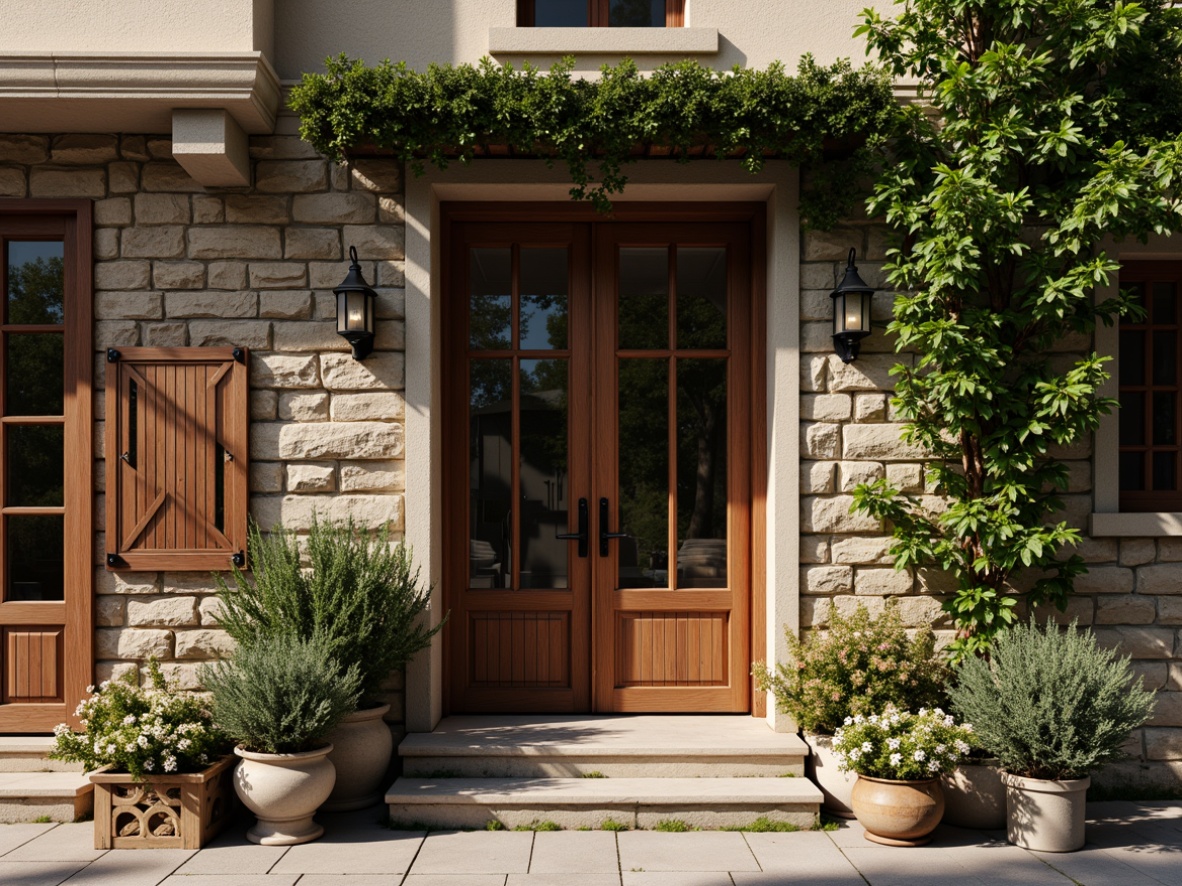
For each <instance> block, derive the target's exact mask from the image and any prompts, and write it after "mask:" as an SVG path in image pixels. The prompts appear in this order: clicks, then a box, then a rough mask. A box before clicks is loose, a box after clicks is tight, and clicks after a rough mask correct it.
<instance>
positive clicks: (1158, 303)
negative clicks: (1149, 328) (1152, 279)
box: [1150, 283, 1178, 326]
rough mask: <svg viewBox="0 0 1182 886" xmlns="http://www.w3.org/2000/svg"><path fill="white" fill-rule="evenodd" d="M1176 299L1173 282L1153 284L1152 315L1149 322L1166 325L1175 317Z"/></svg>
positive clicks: (1176, 310) (1176, 309)
mask: <svg viewBox="0 0 1182 886" xmlns="http://www.w3.org/2000/svg"><path fill="white" fill-rule="evenodd" d="M1177 312H1178V307H1177V299H1176V297H1175V292H1174V284H1173V283H1154V284H1153V315H1152V317H1150V322H1151V323H1155V324H1157V325H1159V326H1168V325H1170V324H1172V323H1174V322H1176V319H1177Z"/></svg>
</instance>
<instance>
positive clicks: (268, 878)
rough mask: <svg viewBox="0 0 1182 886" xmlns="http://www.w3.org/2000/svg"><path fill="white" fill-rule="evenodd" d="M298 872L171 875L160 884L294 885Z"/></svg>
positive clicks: (182, 885)
mask: <svg viewBox="0 0 1182 886" xmlns="http://www.w3.org/2000/svg"><path fill="white" fill-rule="evenodd" d="M299 878H300V875H299V874H247V875H245V876H241V875H236V874H229V875H224V876H213V875H209V874H199V875H197V876H195V877H186V876H183V875H181V876H177V875H175V874H174V875H173V876H171V877H169V878H168V879H167V880H165V881H164V882H163V883H161V884H160V886H295V882H296V880H298V879H299Z"/></svg>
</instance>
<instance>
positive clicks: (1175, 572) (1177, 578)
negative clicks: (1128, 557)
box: [1137, 564, 1182, 594]
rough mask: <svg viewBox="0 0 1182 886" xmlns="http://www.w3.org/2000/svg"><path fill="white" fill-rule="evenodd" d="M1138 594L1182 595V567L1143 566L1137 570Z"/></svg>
mask: <svg viewBox="0 0 1182 886" xmlns="http://www.w3.org/2000/svg"><path fill="white" fill-rule="evenodd" d="M1137 593H1138V594H1182V566H1179V565H1175V564H1167V565H1159V566H1142V567H1141V568H1140V569H1138V570H1137Z"/></svg>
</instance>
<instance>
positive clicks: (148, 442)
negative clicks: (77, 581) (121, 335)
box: [106, 348, 249, 571]
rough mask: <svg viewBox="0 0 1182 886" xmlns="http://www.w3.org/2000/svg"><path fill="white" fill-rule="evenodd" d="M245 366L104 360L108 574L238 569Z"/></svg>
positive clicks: (217, 361) (142, 357)
mask: <svg viewBox="0 0 1182 886" xmlns="http://www.w3.org/2000/svg"><path fill="white" fill-rule="evenodd" d="M247 357H248V355H247V351H246V349H245V348H120V349H118V350H115V349H112V350H110V351H108V352H107V415H106V421H107V441H106V442H107V446H106V461H107V529H106V555H107V556H106V560H107V568H108V569H110V570H116V571H117V570H162V569H177V570H183V569H194V570H206V569H210V570H218V569H229V568H230V566H231V565H232V564H234V563H237V564H238V565H245V557H246V512H247V472H248V468H249V458H248V450H247V427H248V412H247V397H248V391H247Z"/></svg>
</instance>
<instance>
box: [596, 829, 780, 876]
mask: <svg viewBox="0 0 1182 886" xmlns="http://www.w3.org/2000/svg"><path fill="white" fill-rule="evenodd" d="M617 837H618V838H619V846H620V870H622V871H631V870H634V869H640V870H643V871H758V870H759V863H758V862H757V861H756V860H755V856H754V855H752V854H751V850H750V849H749V848H748V847H747V841H746V840H744V839H743V835H742V834H741V833H738V832H728V831H699V832H695V833H690V834H664V833H660V832H658V831H625V832H623V833H620V834H618V835H617Z"/></svg>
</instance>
